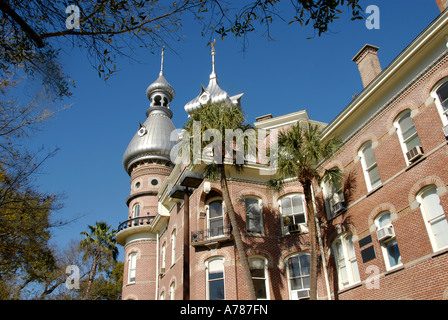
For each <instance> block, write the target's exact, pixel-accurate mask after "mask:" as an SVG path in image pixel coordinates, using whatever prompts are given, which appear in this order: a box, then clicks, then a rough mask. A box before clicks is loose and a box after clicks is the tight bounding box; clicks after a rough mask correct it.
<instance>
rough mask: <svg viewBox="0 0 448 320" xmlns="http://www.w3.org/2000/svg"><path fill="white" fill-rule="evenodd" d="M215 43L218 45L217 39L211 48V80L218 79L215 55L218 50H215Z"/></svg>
mask: <svg viewBox="0 0 448 320" xmlns="http://www.w3.org/2000/svg"><path fill="white" fill-rule="evenodd" d="M215 43H216V39H214V40H213V42H212V44H211V47H212V51H211V54H212V73H211V74H210V79H213V78H216V73H215V54H216V50H215Z"/></svg>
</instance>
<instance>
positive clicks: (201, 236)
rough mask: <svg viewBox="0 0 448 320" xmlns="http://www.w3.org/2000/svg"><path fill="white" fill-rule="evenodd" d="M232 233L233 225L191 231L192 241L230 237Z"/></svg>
mask: <svg viewBox="0 0 448 320" xmlns="http://www.w3.org/2000/svg"><path fill="white" fill-rule="evenodd" d="M231 235H232V227H231V225H226V226H221V227H216V228H211V229H207V230H200V231H193V232H191V242H192V243H194V242H204V241H214V240H219V239H222V238H229V237H230V236H231Z"/></svg>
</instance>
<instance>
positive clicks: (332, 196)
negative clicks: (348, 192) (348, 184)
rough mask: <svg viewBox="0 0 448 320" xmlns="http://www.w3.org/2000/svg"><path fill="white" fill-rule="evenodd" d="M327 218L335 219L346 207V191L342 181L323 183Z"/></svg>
mask: <svg viewBox="0 0 448 320" xmlns="http://www.w3.org/2000/svg"><path fill="white" fill-rule="evenodd" d="M322 191H323V195H324V202H325V211H326V213H327V219H328V220H330V219H333V218H334V217H335V216H336V215H338V214H339V213H341V212H342V211H343V209H345V200H344V191H343V189H342V183H341V181H334V182H332V183H329V182H326V183H323V185H322Z"/></svg>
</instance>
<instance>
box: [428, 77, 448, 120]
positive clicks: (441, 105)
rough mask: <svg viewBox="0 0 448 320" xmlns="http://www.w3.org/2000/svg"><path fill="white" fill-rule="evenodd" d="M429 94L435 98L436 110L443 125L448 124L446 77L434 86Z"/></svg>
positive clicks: (447, 86) (447, 84)
mask: <svg viewBox="0 0 448 320" xmlns="http://www.w3.org/2000/svg"><path fill="white" fill-rule="evenodd" d="M431 96H432V97H433V98H434V99H435V103H436V107H437V110H438V111H439V114H440V116H441V118H442V123H443V125H444V126H446V125H448V79H443V80H442V81H440V82H439V83H438V84H437V85H436V86H435V87H434V90H433V92H432V93H431Z"/></svg>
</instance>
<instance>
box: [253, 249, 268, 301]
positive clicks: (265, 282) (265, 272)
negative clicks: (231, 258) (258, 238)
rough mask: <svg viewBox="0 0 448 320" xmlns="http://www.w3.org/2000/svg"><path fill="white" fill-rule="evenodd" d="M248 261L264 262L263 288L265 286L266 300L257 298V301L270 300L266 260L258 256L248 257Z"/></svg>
mask: <svg viewBox="0 0 448 320" xmlns="http://www.w3.org/2000/svg"><path fill="white" fill-rule="evenodd" d="M250 259H261V260H263V261H264V279H265V280H264V286H265V290H266V299H260V298H257V300H271V296H270V287H269V272H268V259H266V258H265V257H263V256H260V255H255V256H250V257H249V260H250ZM258 279H259V278H258Z"/></svg>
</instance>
